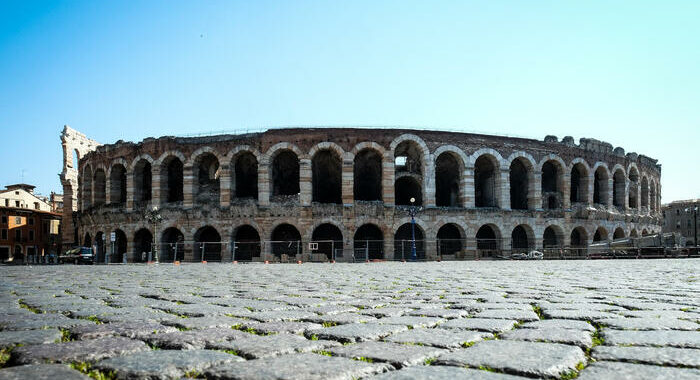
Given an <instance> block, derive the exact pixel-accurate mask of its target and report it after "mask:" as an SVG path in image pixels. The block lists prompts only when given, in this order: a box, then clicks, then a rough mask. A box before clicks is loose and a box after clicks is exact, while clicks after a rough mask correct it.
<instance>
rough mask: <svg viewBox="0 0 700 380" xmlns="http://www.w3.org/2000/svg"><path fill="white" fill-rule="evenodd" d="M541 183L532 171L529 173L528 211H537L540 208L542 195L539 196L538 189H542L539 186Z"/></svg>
mask: <svg viewBox="0 0 700 380" xmlns="http://www.w3.org/2000/svg"><path fill="white" fill-rule="evenodd" d="M538 183H540V181H539V179H538V178H537V176H536V175H535V173H534V172H533V169H530V170H529V171H528V173H527V209H528V210H537V209H538V208H539V207H540V195H539V194H538V191H540V190H538V189H540V187H539V186H538V185H537V184H538Z"/></svg>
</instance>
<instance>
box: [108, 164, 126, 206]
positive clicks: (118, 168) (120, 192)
mask: <svg viewBox="0 0 700 380" xmlns="http://www.w3.org/2000/svg"><path fill="white" fill-rule="evenodd" d="M109 202H110V203H112V204H115V205H123V204H124V203H126V169H125V168H124V166H123V165H120V164H116V165H114V166H112V170H111V171H110V173H109Z"/></svg>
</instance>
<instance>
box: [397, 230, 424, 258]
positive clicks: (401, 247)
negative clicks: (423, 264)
mask: <svg viewBox="0 0 700 380" xmlns="http://www.w3.org/2000/svg"><path fill="white" fill-rule="evenodd" d="M415 234H416V257H417V259H418V260H425V234H424V233H423V229H422V228H420V226H419V225H417V224H416V225H415ZM412 247H413V240H412V237H411V223H405V224H403V225H401V227H399V229H398V230H396V234H394V259H401V260H410V259H411V251H412Z"/></svg>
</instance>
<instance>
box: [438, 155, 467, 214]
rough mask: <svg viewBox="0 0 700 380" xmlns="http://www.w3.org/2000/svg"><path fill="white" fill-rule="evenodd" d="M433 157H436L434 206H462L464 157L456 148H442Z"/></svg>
mask: <svg viewBox="0 0 700 380" xmlns="http://www.w3.org/2000/svg"><path fill="white" fill-rule="evenodd" d="M460 153H461V154H460ZM434 156H435V157H436V158H435V205H436V206H438V207H460V206H462V204H463V198H464V190H463V187H462V184H463V183H464V169H465V163H466V162H467V161H466V155H464V152H462V151H461V150H459V148H457V147H453V146H442V147H440V148H439V149H438V150H437V151H436V152H435V154H434Z"/></svg>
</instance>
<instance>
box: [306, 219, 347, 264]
mask: <svg viewBox="0 0 700 380" xmlns="http://www.w3.org/2000/svg"><path fill="white" fill-rule="evenodd" d="M311 240H312V241H313V242H315V243H317V244H318V249H317V250H316V251H315V253H318V254H323V255H325V258H326V260H328V261H331V260H334V259H335V252H336V250H337V249H341V250H342V249H343V245H344V238H343V232H342V231H341V229H340V228H339V227H338V226H337V225H336V224H335V223H332V222H326V223H321V224H319V225H317V226H316V227H314V229H313V232H312V234H311Z"/></svg>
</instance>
